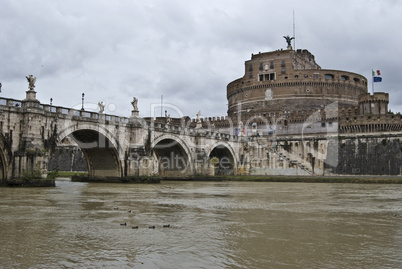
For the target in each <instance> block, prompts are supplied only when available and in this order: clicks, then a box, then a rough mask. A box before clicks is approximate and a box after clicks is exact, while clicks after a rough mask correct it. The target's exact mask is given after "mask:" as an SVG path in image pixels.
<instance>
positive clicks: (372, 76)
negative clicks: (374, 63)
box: [371, 69, 374, 95]
mask: <svg viewBox="0 0 402 269" xmlns="http://www.w3.org/2000/svg"><path fill="white" fill-rule="evenodd" d="M371 84H372V86H371V92H372V95H374V69H371Z"/></svg>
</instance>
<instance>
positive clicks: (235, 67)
mask: <svg viewBox="0 0 402 269" xmlns="http://www.w3.org/2000/svg"><path fill="white" fill-rule="evenodd" d="M293 10H294V11H295V18H296V47H297V48H304V49H308V50H309V51H310V52H311V53H313V54H314V55H315V57H316V61H317V62H318V64H319V65H321V67H322V68H324V69H339V70H347V71H352V72H355V73H359V74H362V75H364V76H366V77H368V79H370V76H371V69H372V68H374V69H381V71H382V73H383V83H379V84H376V85H375V86H376V89H378V90H381V91H386V92H389V93H390V95H391V98H390V100H391V101H390V108H391V109H392V110H393V111H401V110H402V107H401V104H400V102H399V100H401V98H400V97H401V94H400V93H399V91H398V90H399V85H400V84H401V81H400V78H399V74H398V72H399V70H400V69H401V64H400V63H399V61H398V60H397V59H398V58H397V57H398V56H399V55H401V53H402V51H401V50H402V49H401V47H400V46H399V44H400V42H401V38H402V37H401V36H400V35H398V29H397V26H398V25H401V23H402V19H401V17H400V15H399V14H401V12H402V4H401V3H400V2H398V1H381V2H379V1H374V0H371V1H361V0H353V1H332V0H331V1H314V0H308V1H295V0H294V1H287V2H286V3H283V2H277V1H262V0H250V1H201V0H194V1H184V0H172V1H165V0H164V1H162V0H151V1H143V2H140V1H129V0H118V1H95V0H85V1H75V0H73V1H53V0H52V1H50V0H48V1H45V0H44V1H40V2H39V3H34V2H31V1H27V0H21V1H18V2H15V1H11V0H5V1H3V3H2V8H1V10H0V25H2V27H1V29H0V59H2V62H3V64H2V65H0V81H1V82H2V84H3V93H2V95H3V96H6V97H12V98H17V99H23V98H24V97H25V90H26V89H27V83H26V80H25V76H26V75H28V74H33V75H35V76H36V77H37V87H36V90H37V92H38V94H37V97H38V98H39V100H40V101H41V102H43V103H47V102H48V101H47V100H49V99H50V98H53V100H54V101H53V104H55V105H59V106H67V107H73V106H76V105H80V104H81V94H82V93H83V92H85V101H86V102H88V103H95V104H96V103H97V102H98V101H104V102H106V103H107V104H113V106H111V107H115V108H116V109H115V110H113V111H109V112H113V113H116V114H119V115H122V116H129V115H130V111H131V109H132V107H131V104H130V102H131V100H132V98H133V96H136V97H137V98H138V99H139V103H138V105H139V109H140V115H141V116H149V115H150V113H151V111H150V109H151V105H152V104H159V103H160V98H161V95H163V96H164V101H165V102H166V104H167V103H171V104H173V105H175V106H177V107H180V109H181V110H182V111H183V113H184V114H185V115H189V116H195V114H196V113H197V111H198V110H201V111H202V115H203V116H222V115H226V111H227V100H226V85H227V84H228V83H229V82H231V81H233V80H235V79H237V78H240V77H242V76H243V75H244V61H246V60H248V59H250V55H251V53H258V52H259V51H261V52H263V51H270V50H276V49H280V48H283V47H285V45H286V44H285V41H284V40H283V38H282V36H283V35H288V34H289V35H292V33H293V24H292V16H293ZM107 108H108V106H106V109H107ZM106 112H108V111H107V110H106ZM172 114H173V112H172Z"/></svg>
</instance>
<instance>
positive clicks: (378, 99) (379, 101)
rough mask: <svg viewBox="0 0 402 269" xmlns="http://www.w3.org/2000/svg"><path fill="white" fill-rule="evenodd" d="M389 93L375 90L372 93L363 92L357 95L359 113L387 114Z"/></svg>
mask: <svg viewBox="0 0 402 269" xmlns="http://www.w3.org/2000/svg"><path fill="white" fill-rule="evenodd" d="M388 103H389V94H388V93H385V92H375V93H374V94H373V95H371V94H370V93H365V94H362V95H360V96H359V110H360V114H361V115H364V114H373V115H380V114H387V112H388Z"/></svg>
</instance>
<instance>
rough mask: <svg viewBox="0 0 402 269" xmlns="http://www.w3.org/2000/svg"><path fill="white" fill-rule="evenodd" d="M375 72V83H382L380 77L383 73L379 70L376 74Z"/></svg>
mask: <svg viewBox="0 0 402 269" xmlns="http://www.w3.org/2000/svg"><path fill="white" fill-rule="evenodd" d="M372 71H373V82H381V81H382V77H380V75H381V72H380V70H377V71H376V72H374V70H372Z"/></svg>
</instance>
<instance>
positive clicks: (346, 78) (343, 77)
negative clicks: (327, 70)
mask: <svg viewBox="0 0 402 269" xmlns="http://www.w3.org/2000/svg"><path fill="white" fill-rule="evenodd" d="M341 80H342V81H346V80H349V77H348V76H341Z"/></svg>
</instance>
